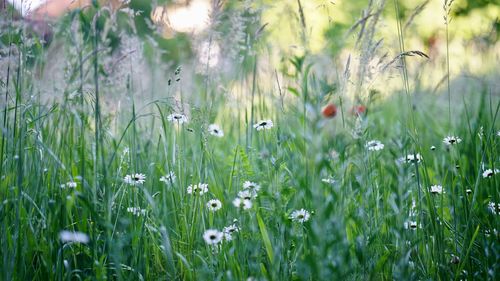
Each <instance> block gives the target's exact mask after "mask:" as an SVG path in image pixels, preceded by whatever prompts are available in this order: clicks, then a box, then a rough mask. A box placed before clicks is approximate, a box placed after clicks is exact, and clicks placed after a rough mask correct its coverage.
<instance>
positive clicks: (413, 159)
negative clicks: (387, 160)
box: [402, 153, 422, 163]
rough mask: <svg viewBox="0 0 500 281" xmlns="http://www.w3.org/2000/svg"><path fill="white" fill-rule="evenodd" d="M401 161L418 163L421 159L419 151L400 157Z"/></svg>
mask: <svg viewBox="0 0 500 281" xmlns="http://www.w3.org/2000/svg"><path fill="white" fill-rule="evenodd" d="M402 161H403V162H406V163H420V161H422V156H421V155H420V153H417V154H408V155H406V157H404V158H403V159H402Z"/></svg>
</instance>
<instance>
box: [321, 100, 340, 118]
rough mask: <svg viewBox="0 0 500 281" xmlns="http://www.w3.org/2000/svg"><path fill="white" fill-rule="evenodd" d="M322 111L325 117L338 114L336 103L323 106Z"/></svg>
mask: <svg viewBox="0 0 500 281" xmlns="http://www.w3.org/2000/svg"><path fill="white" fill-rule="evenodd" d="M321 113H322V114H323V116H324V117H325V118H333V117H335V116H336V115H337V106H335V104H333V103H330V104H328V105H326V106H325V107H323V110H321Z"/></svg>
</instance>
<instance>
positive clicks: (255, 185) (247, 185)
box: [243, 181, 260, 192]
mask: <svg viewBox="0 0 500 281" xmlns="http://www.w3.org/2000/svg"><path fill="white" fill-rule="evenodd" d="M243 189H248V190H252V191H254V192H258V191H259V190H260V185H259V184H258V183H255V182H251V181H245V182H244V183H243Z"/></svg>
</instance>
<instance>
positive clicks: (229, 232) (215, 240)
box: [203, 220, 240, 246]
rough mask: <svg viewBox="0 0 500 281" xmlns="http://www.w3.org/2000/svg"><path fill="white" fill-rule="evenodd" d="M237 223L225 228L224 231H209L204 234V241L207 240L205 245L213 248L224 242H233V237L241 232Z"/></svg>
mask: <svg viewBox="0 0 500 281" xmlns="http://www.w3.org/2000/svg"><path fill="white" fill-rule="evenodd" d="M235 222H236V220H235V221H234V222H233V224H231V225H229V226H225V227H224V228H223V229H222V231H220V230H217V229H207V230H206V231H205V232H204V233H203V240H205V243H207V245H211V246H214V245H217V244H219V243H221V242H222V241H224V240H225V241H232V240H233V235H234V234H236V233H237V232H239V231H240V228H239V227H238V226H237V225H236V223H235Z"/></svg>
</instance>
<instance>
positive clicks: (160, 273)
mask: <svg viewBox="0 0 500 281" xmlns="http://www.w3.org/2000/svg"><path fill="white" fill-rule="evenodd" d="M298 3H299V7H301V6H300V1H298ZM397 3H398V1H394V4H395V5H394V6H393V7H387V6H384V5H383V4H380V3H379V4H374V3H372V2H370V5H369V6H368V7H367V11H368V12H367V14H372V15H373V16H371V17H370V18H367V19H365V23H364V25H365V28H364V29H363V30H364V31H360V32H365V34H364V35H363V34H359V37H358V38H359V42H358V43H357V44H356V46H357V47H359V48H360V54H361V55H360V57H361V63H363V61H366V62H368V61H370V60H371V59H372V58H373V57H374V56H375V51H374V50H375V49H376V48H377V47H376V46H378V42H377V41H376V40H375V37H376V29H377V28H378V26H377V21H378V17H381V16H382V12H383V11H384V9H390V8H394V9H396V12H395V13H396V14H399V13H398V12H397V9H398V6H397ZM100 11H102V13H106V12H105V11H103V10H100ZM298 14H299V15H300V16H299V18H300V21H301V24H302V26H303V30H302V31H301V36H303V37H304V38H303V40H304V41H305V40H307V38H306V36H307V25H306V21H305V19H304V17H305V16H304V13H303V11H302V8H300V9H299V12H298ZM103 18H106V16H102V15H98V14H97V15H96V16H94V18H89V17H88V15H87V14H85V13H84V12H82V11H77V12H74V13H72V15H71V16H68V18H65V19H64V21H66V22H64V21H63V24H66V27H67V26H68V25H67V24H68V22H69V25H70V26H72V28H73V29H71V32H68V30H66V31H64V29H63V28H61V30H62V31H60V33H57V34H56V37H57V36H59V38H62V39H64V40H68V42H71V44H66V45H65V46H64V48H63V49H64V51H65V52H68V54H67V58H65V59H66V60H67V61H66V62H65V63H66V65H65V67H66V69H65V74H66V75H65V76H64V77H65V78H64V80H63V81H40V80H41V79H39V77H40V75H42V74H43V73H41V72H43V71H44V70H43V69H44V66H45V65H46V64H49V63H50V62H48V61H46V60H47V57H48V54H46V53H45V49H44V48H43V47H42V44H41V43H40V42H38V41H37V39H36V38H33V37H30V36H28V35H26V34H24V33H23V32H25V30H24V29H22V28H21V29H18V28H16V27H15V26H14V25H12V26H8V27H4V28H3V29H2V36H7V37H8V38H11V41H9V42H10V43H9V44H10V45H8V46H7V48H8V50H9V52H8V53H7V56H6V57H7V60H6V63H7V64H8V65H6V67H5V68H6V69H7V73H6V75H5V77H2V85H1V87H0V89H1V91H2V93H3V94H4V99H3V101H2V107H3V108H2V122H1V123H2V131H1V138H2V140H1V151H0V160H1V161H0V171H1V180H0V199H1V204H0V221H1V223H0V230H1V231H0V233H1V237H0V249H1V251H0V252H1V259H0V276H1V277H0V279H1V280H495V279H497V278H498V276H499V275H500V266H499V265H500V263H499V259H500V246H499V245H500V244H499V243H498V240H499V233H498V229H499V227H500V226H499V220H498V214H499V213H500V205H497V204H498V203H500V198H499V197H500V193H499V184H498V182H499V178H498V173H499V172H498V170H496V169H497V167H498V166H499V162H498V161H499V158H498V155H499V153H498V145H499V141H500V136H499V133H498V132H499V128H498V125H497V124H498V122H497V119H498V113H499V108H500V103H499V99H498V91H497V90H496V89H494V87H493V86H491V85H488V84H486V85H483V86H482V87H481V86H477V87H475V88H474V90H473V91H471V92H460V93H457V94H455V93H453V91H451V90H450V82H449V80H448V83H447V86H448V89H447V90H446V93H445V95H447V96H446V98H445V99H446V102H443V98H442V97H441V96H438V95H433V94H432V93H431V92H432V91H431V90H430V89H427V90H424V91H422V92H417V91H416V90H415V89H414V88H415V85H417V84H418V81H416V80H417V78H416V77H418V75H417V74H415V73H418V72H419V71H420V70H419V69H416V70H415V69H410V68H409V67H408V66H407V65H408V64H410V63H411V62H408V61H410V60H413V59H414V58H411V57H410V55H411V54H413V53H408V51H407V50H406V48H405V36H404V31H403V28H402V27H401V26H402V23H401V22H399V21H398V33H399V34H398V37H397V38H396V40H397V41H398V44H399V46H397V47H395V48H394V49H395V50H396V52H399V53H400V54H402V55H400V56H399V58H398V59H397V62H398V68H397V69H396V71H395V72H396V75H398V77H401V83H400V84H399V85H400V87H399V90H395V92H394V94H393V95H391V96H390V97H388V98H385V99H382V98H378V99H377V97H376V94H375V92H373V91H371V90H372V89H370V88H368V87H367V86H366V84H365V83H364V82H363V81H362V80H363V79H364V77H366V76H367V75H368V74H367V72H368V70H367V68H368V67H358V68H357V71H358V72H357V73H355V74H356V75H354V76H355V78H353V79H350V78H349V77H350V72H351V70H350V66H349V62H348V63H347V65H346V66H345V69H344V70H343V74H341V75H339V77H337V80H335V81H334V82H332V81H331V80H330V79H331V77H329V76H328V74H327V73H322V72H321V71H320V70H318V68H316V67H315V63H317V60H315V58H314V56H313V55H310V54H308V53H307V52H306V53H305V54H304V55H298V56H295V57H291V58H290V57H285V60H289V61H290V63H289V65H290V66H289V68H290V72H286V73H285V71H282V72H280V73H278V71H277V70H275V69H273V70H272V71H268V72H266V71H265V70H262V69H263V68H265V66H267V64H266V60H267V59H268V58H267V57H266V55H265V54H264V52H263V53H256V54H254V55H253V56H250V57H247V58H245V59H246V60H248V61H247V62H249V63H248V65H249V66H250V67H249V68H250V69H251V71H248V72H247V73H245V72H243V71H242V72H241V74H239V75H240V76H241V77H240V78H239V79H237V80H236V82H235V81H234V80H233V81H230V80H224V79H220V77H219V76H218V74H217V73H214V72H212V71H208V72H206V73H205V74H204V75H200V77H201V78H200V77H195V78H194V79H192V80H189V79H188V78H185V77H187V76H188V74H186V73H185V72H186V71H185V70H184V69H181V68H177V69H175V67H174V68H173V69H172V70H162V69H160V70H158V71H160V72H161V73H162V74H160V76H162V75H163V76H164V77H163V80H166V79H165V77H168V78H167V79H171V81H169V82H168V83H165V81H162V82H160V81H159V82H158V86H155V87H157V89H156V90H157V91H158V93H154V95H151V97H150V96H148V95H149V93H145V91H144V90H143V89H144V88H145V86H144V85H142V84H141V80H142V78H141V77H142V75H144V74H141V73H140V70H138V69H137V68H136V65H133V64H134V60H133V59H132V58H129V57H126V58H125V59H123V64H122V65H120V67H122V68H124V69H122V70H123V71H124V74H123V76H122V77H121V78H122V80H121V82H122V83H121V87H122V88H120V89H121V91H119V92H117V87H115V86H114V85H112V84H109V83H108V82H109V81H108V80H107V79H108V77H106V74H107V73H106V70H105V67H106V62H107V61H106V60H107V59H109V58H107V57H106V56H111V55H110V54H109V53H107V51H105V50H103V49H102V48H103V47H106V44H109V42H107V41H106V40H103V38H105V37H104V36H103V35H102V34H101V32H107V31H106V30H107V29H105V28H103V27H102V26H99V23H100V20H102V19H103ZM11 23H12V22H11ZM110 24H111V23H110ZM447 24H448V23H447ZM63 26H64V25H63ZM75 26H76V27H75ZM446 28H448V25H447V26H446ZM447 32H448V31H447ZM447 34H448V33H447ZM14 37H15V40H17V41H16V42H15V44H14V41H15V40H14ZM56 42H57V41H56ZM405 52H406V55H405ZM450 59H451V60H452V59H454V58H450V57H449V56H448V57H447V67H448V73H447V79H450V73H449V60H450ZM4 62H5V60H4ZM4 62H2V63H4ZM262 65H264V66H262ZM203 68H205V69H209V68H208V62H207V66H206V67H205V66H203ZM162 71H163V72H162ZM352 71H354V70H352ZM340 72H342V70H341V71H340ZM266 73H273V75H271V76H268V75H266ZM384 77H387V76H384ZM398 79H399V78H398ZM412 79H415V81H414V80H412ZM353 80H354V82H353ZM51 83H52V84H58V85H59V84H61V85H62V86H58V87H59V88H58V89H59V91H60V92H56V93H53V96H50V97H49V98H47V96H46V95H47V93H46V90H44V88H43V86H44V84H51ZM187 83H193V84H194V85H187ZM350 83H353V84H355V88H356V91H357V92H359V93H357V94H356V96H355V98H354V99H350V97H349V96H347V95H346V94H345V92H347V90H346V88H347V87H349V84H350ZM153 84H154V83H153ZM235 85H237V87H236V86H235ZM269 85H271V86H269ZM285 85H286V86H285ZM231 87H234V89H235V90H228V89H229V88H231ZM275 87H277V88H278V89H277V90H276V91H273V90H271V89H276V88H275ZM55 88H56V87H55ZM457 90H458V89H457ZM363 92H368V93H370V95H368V97H367V96H366V95H363V94H362V93H363ZM118 97H120V98H118ZM123 97H126V102H121V101H122V100H123V99H122V98H123ZM118 101H120V102H118ZM328 103H336V104H337V107H338V108H337V110H338V112H337V115H336V116H335V117H331V116H330V117H325V116H324V115H323V114H322V109H323V107H324V106H325V105H326V104H328ZM357 105H364V106H365V108H364V110H358V111H356V110H354V111H353V110H351V106H357ZM447 112H448V114H446V113H447ZM176 114H177V115H176ZM184 118H187V120H184ZM261 121H264V122H265V124H263V123H261ZM269 121H271V122H272V126H270V123H271V122H269ZM211 124H218V125H219V127H210V125H211ZM257 128H258V129H257ZM214 130H215V131H214ZM221 131H223V134H222V133H221ZM449 136H451V137H453V138H452V139H454V140H455V142H450V139H445V138H446V137H449ZM457 139H460V140H457ZM372 140H376V141H379V142H380V143H381V144H383V146H381V145H380V144H378V145H377V149H375V148H374V147H373V146H367V143H368V142H370V141H372ZM417 159H418V160H417ZM247 181H249V182H251V183H253V187H255V185H258V186H259V187H260V189H259V188H257V189H258V190H257V189H255V190H252V186H249V185H252V184H251V183H250V184H249V183H246V182H247ZM204 184H206V185H207V192H205V191H204V189H203V187H204ZM432 186H434V187H433V188H431V187H432ZM439 186H441V187H442V192H441V190H440V189H439ZM244 190H247V192H246V193H241V192H242V191H244ZM212 199H216V200H219V201H220V204H221V208H219V207H210V206H207V202H208V201H209V200H212ZM236 199H238V200H236ZM217 205H218V203H216V204H215V205H214V206H217ZM211 208H213V210H212V209H211ZM230 229H232V230H233V231H232V232H230ZM210 231H212V232H210Z"/></svg>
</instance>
